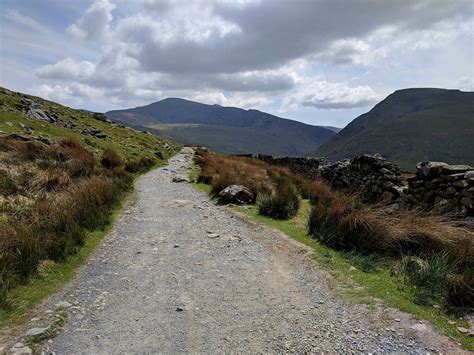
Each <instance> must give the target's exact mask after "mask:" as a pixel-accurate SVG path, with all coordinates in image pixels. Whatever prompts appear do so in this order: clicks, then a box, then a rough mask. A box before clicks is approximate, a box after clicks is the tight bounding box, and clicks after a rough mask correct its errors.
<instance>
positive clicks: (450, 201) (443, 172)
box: [403, 162, 474, 216]
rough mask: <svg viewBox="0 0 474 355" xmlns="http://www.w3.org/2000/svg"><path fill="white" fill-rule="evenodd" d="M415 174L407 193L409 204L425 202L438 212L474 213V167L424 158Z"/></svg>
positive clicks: (406, 198)
mask: <svg viewBox="0 0 474 355" xmlns="http://www.w3.org/2000/svg"><path fill="white" fill-rule="evenodd" d="M416 170H417V171H416V174H415V176H413V177H411V178H408V188H407V189H406V190H405V194H404V196H403V199H404V201H405V202H406V203H407V204H409V205H422V206H424V207H427V208H432V209H433V210H435V211H438V212H454V213H456V214H459V215H461V216H474V168H473V167H471V166H469V165H448V164H446V163H442V162H422V163H418V164H417V166H416Z"/></svg>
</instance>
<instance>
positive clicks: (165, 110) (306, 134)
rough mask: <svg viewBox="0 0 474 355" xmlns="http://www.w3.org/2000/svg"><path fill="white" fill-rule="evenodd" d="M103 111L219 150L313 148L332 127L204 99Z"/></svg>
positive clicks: (283, 151)
mask: <svg viewBox="0 0 474 355" xmlns="http://www.w3.org/2000/svg"><path fill="white" fill-rule="evenodd" d="M106 114H107V117H109V118H111V119H112V120H114V121H119V122H122V123H124V124H127V125H133V126H137V125H138V126H144V127H147V129H150V131H152V132H155V133H158V134H160V135H163V136H165V137H168V138H170V139H173V140H175V141H176V142H178V143H183V144H200V145H205V146H207V147H208V148H211V149H212V150H215V151H219V152H222V153H263V154H272V155H289V156H298V155H303V154H306V153H308V152H310V151H313V150H315V149H316V148H318V147H319V146H320V145H321V144H322V143H323V142H325V141H326V140H328V139H329V138H330V137H332V136H333V135H334V134H335V132H334V131H333V130H332V129H327V128H323V127H318V126H311V125H307V124H304V123H301V122H296V121H292V120H288V119H284V118H280V117H277V116H273V115H270V114H268V113H265V112H261V111H258V110H243V109H240V108H236V107H223V106H220V105H206V104H202V103H198V102H193V101H188V100H183V99H178V98H168V99H164V100H161V101H158V102H155V103H152V104H150V105H147V106H142V107H136V108H132V109H126V110H117V111H109V112H107V113H106Z"/></svg>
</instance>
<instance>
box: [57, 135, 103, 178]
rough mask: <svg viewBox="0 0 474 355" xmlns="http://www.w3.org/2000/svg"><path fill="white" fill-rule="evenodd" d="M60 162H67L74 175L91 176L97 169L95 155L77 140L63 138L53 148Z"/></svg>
mask: <svg viewBox="0 0 474 355" xmlns="http://www.w3.org/2000/svg"><path fill="white" fill-rule="evenodd" d="M51 150H52V152H53V153H54V154H55V157H56V159H57V160H59V161H60V162H66V164H67V167H68V169H67V170H68V171H69V174H70V175H71V176H73V177H83V176H89V175H91V174H92V173H93V172H94V169H95V158H94V155H93V154H92V153H91V152H90V151H88V150H87V149H86V148H85V147H84V146H82V145H81V144H80V143H79V142H78V141H77V140H75V139H72V138H68V139H63V140H61V141H59V142H58V144H56V145H54V146H53V147H52V148H51Z"/></svg>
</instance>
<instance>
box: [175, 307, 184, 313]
mask: <svg viewBox="0 0 474 355" xmlns="http://www.w3.org/2000/svg"><path fill="white" fill-rule="evenodd" d="M183 311H184V308H182V307H176V312H183Z"/></svg>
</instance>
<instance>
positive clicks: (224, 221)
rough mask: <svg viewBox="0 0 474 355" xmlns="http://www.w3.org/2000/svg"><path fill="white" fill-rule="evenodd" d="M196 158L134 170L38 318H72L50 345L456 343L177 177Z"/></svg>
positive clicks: (244, 347)
mask: <svg viewBox="0 0 474 355" xmlns="http://www.w3.org/2000/svg"><path fill="white" fill-rule="evenodd" d="M191 160H192V151H191V150H190V149H189V148H185V149H184V150H183V151H182V153H181V154H179V155H177V156H175V157H174V158H172V159H171V160H170V163H169V165H168V166H167V167H165V168H160V169H157V170H154V171H152V172H151V173H149V174H147V175H145V176H143V177H142V178H141V179H140V180H139V181H138V184H137V196H136V201H135V202H134V203H133V204H131V205H130V206H129V207H128V208H127V209H126V211H125V212H124V214H123V216H122V217H121V218H120V219H119V220H118V222H117V224H116V227H115V228H114V230H113V232H112V233H111V235H110V237H109V238H108V239H107V240H106V241H105V242H104V243H103V244H102V245H101V246H100V247H99V248H98V249H97V250H96V252H95V254H94V255H93V256H92V258H91V259H90V260H89V262H88V263H87V265H85V266H84V267H83V268H82V269H81V271H80V274H79V276H78V278H77V279H76V280H75V281H74V282H73V283H72V284H71V285H70V286H68V287H67V288H66V290H65V291H64V292H63V293H61V294H59V295H56V296H55V297H53V298H52V299H50V300H49V301H48V302H46V304H45V305H43V307H42V308H41V309H40V310H39V311H38V312H39V313H38V317H37V318H36V319H34V320H32V324H31V327H37V328H41V327H45V326H48V324H47V323H45V322H44V320H47V319H49V318H51V317H48V312H49V313H50V314H51V313H57V312H58V311H57V310H58V309H64V310H65V311H66V312H67V317H68V319H67V322H66V324H65V326H64V329H63V330H62V331H60V332H59V334H58V335H57V336H56V337H55V338H53V339H52V340H49V341H46V342H44V344H43V350H45V351H50V352H56V353H58V354H66V353H78V352H81V353H96V352H108V353H129V352H133V353H138V352H140V353H145V352H162V353H176V352H199V353H200V352H224V351H225V352H231V351H232V352H236V351H239V352H317V351H329V352H334V351H337V352H409V353H426V352H427V351H430V352H438V351H443V352H459V351H460V350H459V349H458V348H457V347H456V346H455V345H454V344H453V343H451V342H450V341H449V339H447V338H446V337H444V336H441V335H439V334H437V333H436V332H435V331H433V329H432V328H431V326H429V325H428V324H424V323H422V322H419V321H415V320H413V319H412V318H411V317H410V316H408V315H406V314H403V313H401V312H397V311H394V310H390V309H384V308H383V307H382V306H374V305H372V306H367V305H360V304H355V303H353V302H349V301H344V300H342V299H340V298H339V297H337V296H336V295H335V294H334V293H333V292H332V291H331V289H330V288H329V286H328V280H329V276H328V274H327V273H326V272H325V271H324V270H322V269H320V268H319V267H318V265H317V264H316V263H314V262H313V261H312V260H311V259H310V257H309V255H310V253H311V251H310V250H309V249H308V248H307V247H305V246H303V245H301V244H299V243H297V242H295V241H293V240H290V239H289V238H287V237H286V236H284V235H283V234H281V233H280V232H277V231H275V230H272V229H269V228H267V227H263V226H260V225H257V224H254V223H252V222H249V221H246V220H245V219H243V218H241V217H239V216H237V215H234V214H232V213H231V212H230V211H229V210H228V209H227V208H226V207H224V206H217V205H215V204H214V203H212V202H211V201H210V200H209V198H208V197H207V196H206V195H205V194H204V193H203V192H201V191H199V190H197V189H195V188H194V187H193V186H192V185H191V184H189V183H187V182H186V181H183V180H185V179H180V178H176V177H177V176H178V177H179V176H186V171H187V169H188V168H189V167H190V166H191V164H192V162H191ZM173 180H174V181H175V182H173ZM178 181H180V182H178ZM58 302H63V303H62V304H61V303H58ZM31 327H30V328H31ZM30 330H31V329H30ZM21 346H22V344H17V345H16V347H17V349H20V348H21V349H24V348H22V347H21Z"/></svg>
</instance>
